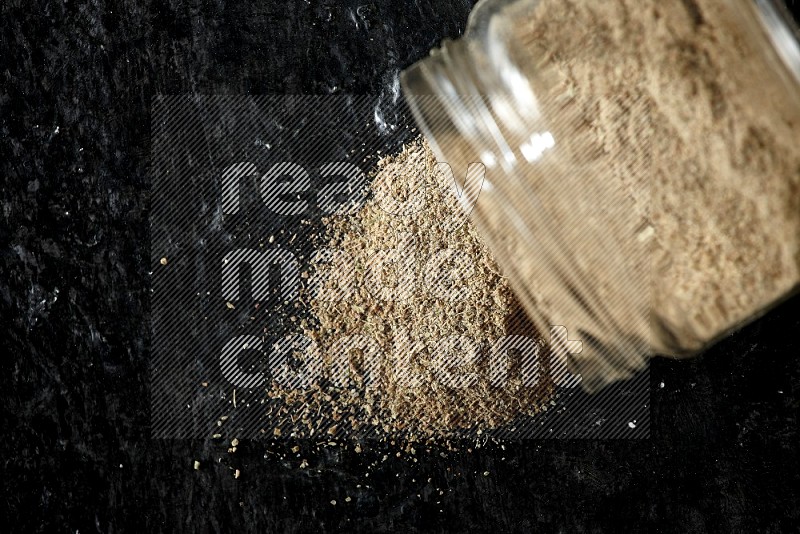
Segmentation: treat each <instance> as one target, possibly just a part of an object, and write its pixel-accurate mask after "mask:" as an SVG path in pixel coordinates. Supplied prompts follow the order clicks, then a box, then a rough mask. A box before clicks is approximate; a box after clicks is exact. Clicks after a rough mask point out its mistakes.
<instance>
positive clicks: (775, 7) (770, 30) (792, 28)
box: [754, 0, 800, 84]
mask: <svg viewBox="0 0 800 534" xmlns="http://www.w3.org/2000/svg"><path fill="white" fill-rule="evenodd" d="M754 4H755V7H756V11H757V13H758V17H759V19H760V21H761V24H762V26H763V27H764V29H765V30H766V33H767V36H768V37H769V40H770V42H772V45H773V47H774V48H775V52H776V53H777V54H778V57H780V58H781V61H782V62H783V64H784V66H785V67H786V68H787V69H788V70H789V72H790V74H791V75H792V77H793V78H794V80H795V82H797V83H798V84H800V28H798V26H797V24H796V23H795V21H794V19H793V18H792V16H791V14H790V13H789V11H788V9H787V8H786V6H785V4H784V3H783V2H782V1H780V0H754Z"/></svg>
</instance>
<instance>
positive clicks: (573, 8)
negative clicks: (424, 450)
mask: <svg viewBox="0 0 800 534" xmlns="http://www.w3.org/2000/svg"><path fill="white" fill-rule="evenodd" d="M797 35H798V34H797V30H796V27H795V26H794V25H793V22H792V21H791V19H790V18H789V16H788V13H786V11H785V10H784V9H783V8H782V5H780V4H777V3H773V2H771V1H768V0H755V1H753V0H737V1H734V0H729V1H715V0H668V1H666V2H663V1H658V2H657V1H655V0H617V1H613V2H590V1H581V0H538V1H537V0H515V1H508V0H482V1H481V2H479V3H478V4H477V5H476V7H475V9H474V10H473V12H472V14H471V15H470V19H469V23H468V26H467V30H466V32H465V34H464V36H463V38H461V39H459V40H455V41H450V40H447V41H445V42H444V43H443V44H442V47H441V48H440V49H437V50H434V51H432V52H431V55H430V57H428V58H426V59H424V60H422V61H420V62H418V63H416V64H414V65H412V66H411V67H410V68H409V69H407V70H406V71H404V72H403V74H402V76H401V84H402V87H403V91H404V94H405V97H406V99H407V100H408V102H409V105H410V106H411V109H412V111H413V113H414V115H415V119H416V121H417V123H418V125H419V126H420V128H421V130H422V132H423V133H424V135H425V137H426V138H427V140H428V141H429V143H430V145H431V148H432V149H433V151H434V152H435V154H436V156H437V158H438V160H439V161H440V162H446V163H447V164H448V165H449V166H450V168H451V169H452V171H453V173H454V176H455V177H456V181H455V185H456V187H454V190H455V192H456V193H457V194H459V198H460V200H461V201H462V204H463V205H464V206H465V209H466V210H467V211H470V213H471V216H472V218H473V220H474V221H475V223H476V225H477V227H478V229H479V231H480V232H481V234H482V235H483V237H484V238H485V240H486V241H487V242H488V244H489V246H490V248H491V249H492V251H493V253H494V255H495V257H496V258H497V261H498V263H499V264H500V266H501V268H502V269H503V272H504V274H505V275H506V276H507V277H508V279H509V281H510V284H511V286H512V288H513V289H514V291H515V294H516V295H517V297H518V298H519V300H520V302H521V303H522V304H523V306H524V308H525V309H526V311H527V313H528V315H529V316H530V318H531V319H532V321H533V322H534V324H535V325H536V327H537V329H539V330H540V333H542V334H544V335H545V336H546V335H547V334H548V333H550V332H551V328H552V327H553V326H556V325H557V326H563V327H565V328H566V336H567V337H568V338H570V339H574V340H579V341H581V343H582V349H581V350H580V352H577V353H573V354H569V355H568V358H569V362H570V366H571V370H572V371H573V372H578V373H580V374H581V376H582V379H583V385H584V387H586V388H587V389H589V390H593V389H597V388H599V387H602V386H604V385H606V384H608V383H610V382H612V381H614V380H618V379H623V378H627V377H629V376H631V375H632V374H633V373H635V372H636V371H637V370H639V369H641V368H642V367H643V366H644V365H645V364H646V361H647V358H648V357H649V356H650V355H652V354H654V353H655V354H662V355H669V356H675V357H683V356H689V355H693V354H696V353H697V352H698V351H701V350H702V349H704V348H706V347H707V346H709V345H710V344H711V343H713V342H714V341H715V340H717V339H719V338H720V337H722V336H724V335H725V334H726V333H728V332H730V331H731V330H733V329H735V328H737V327H739V326H741V325H742V324H744V323H746V322H747V321H749V320H752V319H753V318H755V317H757V316H759V315H761V314H763V313H764V312H765V311H766V310H768V309H769V308H770V307H772V306H774V305H775V304H776V303H777V302H779V301H781V300H782V299H785V298H787V297H789V296H790V295H792V294H793V293H795V292H797V290H798V288H800V46H798V39H797ZM461 177H463V178H461ZM560 331H561V332H563V329H561V330H560ZM555 341H558V342H559V343H560V344H561V345H560V348H561V349H563V348H564V344H563V341H564V338H563V337H561V338H560V340H555ZM553 348H556V349H559V347H553V346H551V349H553Z"/></svg>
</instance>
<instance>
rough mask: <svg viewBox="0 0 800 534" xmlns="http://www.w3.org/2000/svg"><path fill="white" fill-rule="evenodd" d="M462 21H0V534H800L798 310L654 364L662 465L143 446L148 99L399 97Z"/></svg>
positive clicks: (148, 8) (403, 9) (119, 11)
mask: <svg viewBox="0 0 800 534" xmlns="http://www.w3.org/2000/svg"><path fill="white" fill-rule="evenodd" d="M470 4H471V3H470V2H467V1H450V0H437V1H435V2H410V1H409V2H397V1H395V2H392V1H385V2H380V3H378V2H368V1H366V0H361V1H360V2H350V1H348V0H336V1H333V0H331V1H330V2H317V1H311V0H309V1H307V2H281V3H280V4H278V3H276V4H269V5H265V4H264V3H262V2H239V3H235V2H223V1H216V2H198V3H194V4H191V5H189V4H177V3H171V2H164V1H158V2H152V3H147V4H145V3H138V5H132V4H131V3H125V4H122V3H120V4H119V5H112V4H111V3H108V4H102V3H98V2H77V1H75V0H70V1H68V2H64V1H56V2H14V1H6V2H4V3H3V4H2V7H0V10H2V20H1V21H0V31H1V33H0V39H1V41H0V80H2V81H1V82H0V84H1V85H0V165H2V168H1V170H2V179H3V183H4V186H3V189H2V193H0V210H1V211H0V221H2V223H1V224H0V320H2V323H3V336H2V349H3V350H2V352H1V353H0V354H2V360H0V361H2V364H1V365H2V380H3V383H2V397H1V398H0V405H1V406H2V408H0V410H1V413H2V424H3V426H2V432H3V434H2V436H0V444H2V445H1V446H2V449H1V450H0V453H1V457H0V458H1V461H2V466H3V468H2V473H0V477H2V492H3V494H2V501H0V511H2V519H3V525H2V526H0V529H2V530H3V531H13V532H76V531H79V532H82V533H84V532H119V531H131V532H156V531H167V532H171V531H197V532H205V531H211V532H216V531H219V532H234V531H240V532H247V531H263V532H272V531H288V532H308V531H327V530H344V529H353V528H356V527H360V528H361V529H363V530H367V531H372V532H380V531H415V530H435V531H443V530H452V531H467V530H471V531H490V530H510V531H528V532H529V531H558V530H560V531H563V532H576V531H577V532H592V531H601V530H603V531H619V530H628V531H632V532H637V531H652V532H662V531H663V532H672V531H678V532H790V531H798V529H800V507H799V506H798V489H797V488H798V487H800V454H799V451H800V432H798V413H800V358H798V353H799V352H800V299H798V298H794V299H793V300H791V301H789V302H787V303H786V304H784V305H783V306H781V307H780V308H778V309H777V310H775V311H774V312H772V313H770V314H769V315H768V316H766V317H765V318H763V319H762V320H760V321H758V322H757V323H755V324H753V325H751V326H749V327H747V328H745V329H744V330H743V331H741V332H739V333H737V334H735V335H733V336H730V337H729V338H727V339H725V340H723V341H722V342H721V343H719V344H718V345H717V346H716V347H714V348H713V349H712V350H710V351H709V352H708V353H707V354H705V355H704V356H703V357H701V358H699V359H696V360H692V361H686V362H674V361H667V360H656V361H654V362H653V365H652V368H651V377H652V382H653V393H652V397H651V398H652V413H651V432H652V439H650V440H648V441H616V442H613V441H556V440H553V441H531V442H526V443H518V444H508V445H506V448H505V450H502V449H500V448H499V447H495V446H487V447H485V448H482V449H479V450H475V451H473V452H467V451H462V452H456V453H447V454H444V453H442V454H440V451H438V450H434V451H431V452H430V453H426V452H425V451H424V450H418V451H417V454H416V455H415V456H414V457H415V458H416V459H417V461H416V462H414V461H413V460H411V459H408V458H406V455H405V454H403V455H401V457H400V458H397V457H396V456H395V452H396V450H397V448H396V447H393V446H391V445H390V444H386V445H384V446H375V447H372V448H370V449H367V450H364V451H362V452H361V453H356V452H355V451H353V450H352V449H342V448H327V449H322V450H320V451H315V450H314V449H313V447H312V445H311V444H308V443H304V444H302V446H303V449H302V450H301V452H300V454H301V456H302V457H303V458H306V459H307V460H308V462H309V467H308V468H307V469H302V470H301V469H299V468H298V464H299V459H298V458H296V457H295V456H294V455H286V454H283V453H281V452H280V451H278V452H277V453H266V454H265V450H267V449H268V448H270V447H268V446H267V445H266V444H264V443H259V442H246V443H243V444H241V445H240V447H239V450H238V451H237V452H236V453H235V454H229V453H227V452H226V450H225V447H224V446H220V445H218V444H214V443H212V442H211V441H202V442H201V441H166V440H152V439H150V438H149V433H150V429H149V411H148V408H147V406H148V400H147V399H148V374H147V361H148V360H147V359H148V345H149V333H148V332H149V326H148V313H149V312H148V308H149V285H150V277H149V274H148V271H149V269H150V265H149V246H148V222H147V221H148V206H149V203H150V199H149V178H148V174H147V165H148V154H149V148H150V147H149V143H150V137H149V136H150V115H149V109H150V101H151V97H152V95H153V94H156V93H188V92H196V93H222V94H241V93H256V94H257V93H315V94H326V93H329V92H337V91H340V92H350V93H372V94H381V93H382V92H383V93H384V94H385V95H386V98H391V96H390V90H389V88H390V87H391V84H392V81H393V80H394V77H395V75H396V73H397V72H398V70H399V69H402V68H403V67H405V66H407V65H408V64H409V63H411V62H413V61H415V60H417V59H419V58H421V57H423V56H424V55H425V54H426V53H427V50H428V49H429V48H430V47H432V46H434V45H436V44H437V43H438V42H439V41H440V39H441V38H443V37H446V36H450V37H455V36H457V35H458V34H459V33H460V32H461V31H462V30H463V26H464V23H465V21H466V16H467V13H468V11H469V9H470V7H471V5H470ZM793 9H795V11H796V10H797V6H796V5H795V6H794V7H793ZM662 382H663V384H664V385H663V387H661V383H662ZM275 447H277V448H279V446H275ZM275 450H277V449H273V451H275ZM283 452H284V453H285V452H288V451H283ZM384 455H387V456H388V458H387V459H386V460H385V461H382V458H383V456H384ZM194 460H200V461H201V469H200V470H199V471H195V470H194V469H193V468H192V464H193V462H194ZM373 462H377V464H374V465H373ZM236 468H238V469H240V470H241V472H242V475H241V477H240V478H239V479H235V478H234V476H233V469H236ZM484 472H488V475H487V476H484V474H483V473H484ZM367 473H369V476H366V474H367ZM428 479H430V482H428ZM358 485H360V487H357V486H358ZM439 490H442V491H443V494H442V495H439ZM345 496H350V497H351V498H352V500H351V502H349V503H346V502H345V500H344V499H345ZM331 500H336V501H337V504H336V505H335V506H334V505H332V504H331V503H330V501H331Z"/></svg>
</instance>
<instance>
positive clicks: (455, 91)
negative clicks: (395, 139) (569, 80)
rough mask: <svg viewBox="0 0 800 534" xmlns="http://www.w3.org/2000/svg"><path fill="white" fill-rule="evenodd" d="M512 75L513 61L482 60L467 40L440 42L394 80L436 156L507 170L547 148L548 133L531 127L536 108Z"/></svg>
mask: <svg viewBox="0 0 800 534" xmlns="http://www.w3.org/2000/svg"><path fill="white" fill-rule="evenodd" d="M497 55H498V54H495V56H497ZM515 74H518V72H517V70H516V69H515V68H514V66H513V65H511V64H504V65H503V66H502V68H501V66H499V65H497V64H496V62H494V63H493V62H490V61H488V59H487V58H486V56H485V55H484V54H483V53H482V51H481V50H480V49H478V48H477V47H474V46H471V43H470V41H469V40H467V39H458V40H455V41H452V40H445V41H444V42H443V43H442V46H441V47H440V48H438V49H434V50H432V51H431V54H430V56H429V57H427V58H425V59H424V60H421V61H418V62H417V63H415V64H413V65H411V66H410V67H408V68H407V69H405V70H404V71H403V72H402V73H401V74H400V84H401V86H402V88H403V94H404V95H405V97H406V101H407V102H408V105H409V108H410V109H411V112H412V114H413V115H414V119H415V120H416V123H417V125H418V126H419V127H420V129H421V131H422V133H423V134H424V135H425V138H426V139H427V140H428V142H429V144H430V145H431V148H432V149H433V152H434V153H435V154H436V156H437V157H438V158H440V159H441V158H445V157H446V156H453V155H454V154H458V155H459V156H463V157H466V158H468V159H469V162H470V163H472V162H480V163H483V164H484V165H485V166H486V167H487V168H494V167H499V168H502V169H503V170H504V171H506V172H510V171H512V170H513V169H514V168H515V167H516V166H517V165H518V163H521V162H522V161H523V160H527V161H530V159H531V156H532V155H537V154H534V152H536V150H539V151H543V150H547V149H549V148H552V146H553V139H552V136H550V137H548V136H547V135H545V134H548V132H538V130H537V126H538V125H539V123H540V122H541V121H540V116H539V108H538V105H537V104H536V102H535V95H534V94H533V91H532V89H531V87H530V85H528V81H527V80H525V79H523V77H522V76H521V75H517V76H514V75H515ZM509 78H513V80H511V81H514V82H516V83H511V81H510V80H509ZM523 84H524V85H525V86H524V87H522V85H523ZM523 97H524V98H523ZM523 100H524V101H523ZM532 132H533V137H534V139H533V141H531V140H530V139H529V138H530V137H531V134H532ZM537 136H538V137H537ZM454 143H456V144H458V145H459V146H458V147H457V148H456V149H455V150H453V147H452V146H450V145H452V144H454ZM528 145H531V146H530V147H529V146H528ZM533 145H536V146H533ZM526 149H527V150H526ZM441 161H446V159H441ZM462 163H464V162H462Z"/></svg>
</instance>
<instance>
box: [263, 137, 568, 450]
mask: <svg viewBox="0 0 800 534" xmlns="http://www.w3.org/2000/svg"><path fill="white" fill-rule="evenodd" d="M448 181H449V178H448V177H447V176H446V174H445V173H442V172H440V171H439V168H438V166H437V163H436V160H435V157H434V155H433V153H432V152H431V150H430V149H429V147H428V145H427V143H425V142H424V141H420V140H416V141H413V142H411V143H409V144H407V145H406V146H405V147H404V149H403V150H402V152H400V153H399V154H398V155H396V156H394V157H388V158H385V159H383V160H382V161H380V162H379V164H378V168H377V173H376V175H375V177H374V181H373V183H372V186H371V195H370V198H369V200H367V202H366V203H365V205H364V206H363V207H362V208H361V209H360V210H359V211H358V212H357V213H355V214H353V215H344V216H336V217H333V218H330V219H328V220H327V221H326V225H327V229H328V232H327V236H326V239H327V243H323V245H327V247H328V248H329V249H331V250H337V251H338V252H336V253H331V254H328V255H325V254H320V255H319V260H318V261H317V263H316V265H314V269H312V273H311V279H310V282H311V283H310V284H309V285H310V286H311V287H317V288H318V289H317V291H316V294H314V295H309V297H308V299H307V300H308V306H309V308H310V312H311V315H312V319H311V320H310V321H309V322H304V323H303V325H304V327H305V332H304V334H305V335H306V336H307V337H308V338H310V339H312V340H313V341H314V342H315V343H316V345H317V347H318V348H319V353H318V357H319V358H320V360H321V362H320V363H321V376H322V379H321V380H320V381H318V382H317V383H316V384H315V386H314V387H313V388H312V389H311V391H307V392H300V391H289V390H286V389H282V388H279V387H277V385H276V386H274V388H273V391H272V396H273V397H275V398H280V399H282V400H283V401H284V402H285V403H286V406H287V408H285V412H286V417H287V418H291V419H292V420H293V422H294V423H295V425H294V426H295V429H294V432H295V434H296V435H302V434H303V432H306V433H308V434H312V435H313V433H317V432H326V433H328V434H330V435H336V434H338V433H339V431H340V430H342V429H343V427H347V428H348V429H359V428H363V427H365V426H370V427H371V428H376V427H377V428H378V429H379V431H382V432H395V431H403V432H405V434H406V435H410V436H417V437H431V436H434V435H436V436H441V435H446V434H448V432H450V431H454V430H458V429H472V430H481V429H486V428H492V427H497V426H498V425H502V424H504V423H507V422H509V421H511V420H513V419H514V418H515V417H518V416H520V415H523V414H534V413H537V412H538V411H539V410H541V409H542V408H543V407H545V406H547V405H549V403H550V402H551V400H552V398H553V394H554V386H553V383H552V380H551V379H550V378H549V375H548V365H547V362H546V358H545V357H544V355H545V346H544V343H543V342H542V341H541V339H540V338H539V337H537V336H538V335H537V334H536V332H535V331H534V330H533V327H532V325H530V323H528V322H527V320H526V319H525V316H524V313H522V311H521V310H520V309H519V307H518V305H517V304H516V302H515V300H514V299H513V297H512V294H511V292H510V289H509V287H508V285H507V283H506V280H505V279H504V278H503V276H502V275H501V274H500V273H499V272H498V268H497V265H496V264H495V262H494V260H493V259H492V256H491V254H490V252H489V250H488V249H487V248H486V246H485V245H484V243H483V242H482V241H481V239H480V237H479V236H478V234H477V233H476V230H475V228H474V227H473V226H472V224H471V223H470V222H469V220H468V218H467V217H465V216H464V215H463V211H462V210H461V207H460V206H459V205H458V202H457V200H456V197H455V195H453V193H452V192H451V191H449V187H450V185H451V184H450V183H448ZM512 334H517V336H516V337H505V336H511V335H512ZM498 340H504V341H498ZM509 349H510V350H509ZM545 409H546V408H545ZM298 422H299V424H298ZM298 426H299V427H300V430H298V429H297V427H298Z"/></svg>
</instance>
